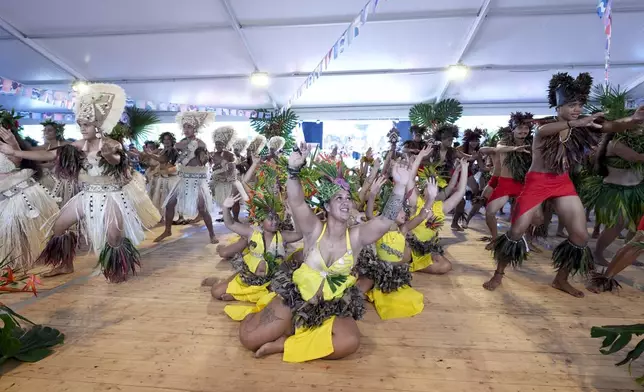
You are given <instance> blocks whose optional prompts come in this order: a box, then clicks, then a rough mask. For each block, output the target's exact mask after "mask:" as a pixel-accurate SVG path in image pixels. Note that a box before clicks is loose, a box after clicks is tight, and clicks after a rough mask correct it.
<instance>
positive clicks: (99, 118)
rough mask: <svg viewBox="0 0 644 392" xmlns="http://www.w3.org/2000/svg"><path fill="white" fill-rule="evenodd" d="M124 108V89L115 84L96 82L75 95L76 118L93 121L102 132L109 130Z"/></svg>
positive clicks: (116, 122)
mask: <svg viewBox="0 0 644 392" xmlns="http://www.w3.org/2000/svg"><path fill="white" fill-rule="evenodd" d="M123 109H125V91H124V90H123V89H122V88H121V87H120V86H117V85H116V84H104V83H96V84H90V85H88V86H87V89H86V90H85V91H83V92H82V93H79V95H78V96H77V97H76V101H75V102H74V114H75V115H76V120H81V121H87V122H90V123H93V124H94V125H95V126H96V128H98V129H99V131H100V132H99V133H98V137H100V135H101V133H102V132H111V131H112V128H114V126H116V124H118V122H119V120H120V119H121V116H122V115H123Z"/></svg>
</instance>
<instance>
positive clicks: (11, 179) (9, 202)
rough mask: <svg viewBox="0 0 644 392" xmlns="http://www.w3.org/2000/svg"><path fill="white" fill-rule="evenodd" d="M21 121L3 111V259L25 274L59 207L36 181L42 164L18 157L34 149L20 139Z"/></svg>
mask: <svg viewBox="0 0 644 392" xmlns="http://www.w3.org/2000/svg"><path fill="white" fill-rule="evenodd" d="M18 120H19V117H17V116H16V115H15V113H14V112H13V111H11V112H9V111H6V110H2V109H1V108H0V239H1V241H0V260H3V261H4V260H8V261H10V263H9V266H10V267H12V268H13V269H15V270H18V269H19V270H21V271H24V272H26V271H28V270H29V269H31V267H32V266H33V265H34V262H35V260H36V258H37V257H38V255H39V254H40V251H42V246H43V244H44V243H45V241H46V240H47V233H45V232H43V231H42V230H41V227H42V226H43V225H44V224H45V223H46V222H47V220H48V219H49V218H51V217H52V216H54V215H55V214H56V213H58V205H57V204H56V202H55V201H54V199H53V198H52V197H51V195H50V194H49V193H48V192H47V190H46V189H45V188H43V187H42V186H40V184H38V182H37V180H38V177H39V175H40V167H39V165H38V164H37V163H36V162H34V161H31V160H28V159H24V158H21V157H19V155H20V154H19V153H18V152H23V151H27V150H30V149H31V146H29V145H28V144H27V143H26V142H25V141H24V140H22V138H21V137H20V134H19V130H20V124H19V122H18Z"/></svg>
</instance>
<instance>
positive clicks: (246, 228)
mask: <svg viewBox="0 0 644 392" xmlns="http://www.w3.org/2000/svg"><path fill="white" fill-rule="evenodd" d="M240 199H241V195H237V196H234V197H233V196H229V197H227V198H226V200H224V205H223V207H224V225H226V228H227V229H228V230H230V231H232V232H234V233H237V234H239V235H240V236H242V237H246V238H250V237H251V236H252V235H253V228H252V227H250V225H245V224H243V223H239V222H236V221H235V220H234V219H233V216H232V214H231V210H230V209H231V208H233V206H234V205H235V203H237V202H238V201H239V200H240Z"/></svg>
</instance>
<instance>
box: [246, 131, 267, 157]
mask: <svg viewBox="0 0 644 392" xmlns="http://www.w3.org/2000/svg"><path fill="white" fill-rule="evenodd" d="M264 147H266V138H265V137H264V136H263V135H257V136H255V139H253V140H252V141H251V142H250V144H249V145H248V151H249V152H250V153H251V155H258V154H259V153H260V152H261V151H262V150H263V149H264Z"/></svg>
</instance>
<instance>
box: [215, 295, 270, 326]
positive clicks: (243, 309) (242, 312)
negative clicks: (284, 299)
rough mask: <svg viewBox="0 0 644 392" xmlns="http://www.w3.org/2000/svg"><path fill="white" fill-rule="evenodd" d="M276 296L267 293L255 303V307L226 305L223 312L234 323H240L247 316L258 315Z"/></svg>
mask: <svg viewBox="0 0 644 392" xmlns="http://www.w3.org/2000/svg"><path fill="white" fill-rule="evenodd" d="M276 295H277V294H275V293H273V292H267V293H266V295H264V296H263V297H262V298H260V299H259V301H257V302H256V303H255V305H237V304H235V305H226V306H225V307H224V312H225V313H226V314H227V315H228V317H230V318H231V319H233V320H235V321H242V320H243V319H245V318H246V316H248V315H249V314H253V313H259V312H261V311H262V309H264V308H265V307H266V305H268V304H269V303H270V302H271V301H272V300H273V298H275V296H276Z"/></svg>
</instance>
